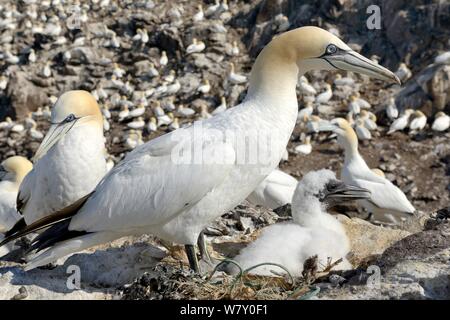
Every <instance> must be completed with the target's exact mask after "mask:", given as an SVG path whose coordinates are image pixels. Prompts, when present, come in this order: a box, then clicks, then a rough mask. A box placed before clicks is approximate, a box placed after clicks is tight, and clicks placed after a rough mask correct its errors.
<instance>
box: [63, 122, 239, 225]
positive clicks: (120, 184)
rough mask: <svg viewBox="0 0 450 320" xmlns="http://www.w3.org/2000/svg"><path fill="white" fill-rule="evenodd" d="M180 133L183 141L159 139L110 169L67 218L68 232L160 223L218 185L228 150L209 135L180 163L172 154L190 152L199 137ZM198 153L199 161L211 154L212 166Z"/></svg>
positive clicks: (231, 158)
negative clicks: (70, 217) (69, 221)
mask: <svg viewBox="0 0 450 320" xmlns="http://www.w3.org/2000/svg"><path fill="white" fill-rule="evenodd" d="M182 130H184V129H182ZM182 130H180V132H178V134H179V133H182V136H183V137H184V138H182V141H177V140H176V139H174V136H173V135H172V134H173V133H175V132H176V131H174V132H172V133H171V134H167V135H164V136H161V137H158V138H156V139H154V140H152V141H150V142H148V143H146V144H144V145H142V146H140V147H138V148H137V149H136V151H133V152H131V153H130V154H129V155H128V156H127V157H126V158H125V159H124V161H122V162H121V163H119V165H117V166H116V167H114V168H113V169H112V170H111V171H110V172H109V173H108V175H107V176H106V177H105V178H104V179H103V180H102V181H101V182H100V183H99V185H98V186H97V188H96V189H95V192H94V194H93V195H92V196H91V197H90V198H89V200H88V201H87V202H86V204H85V205H84V206H83V207H82V208H81V209H80V211H79V212H78V214H76V215H75V216H74V217H73V218H72V222H71V224H70V227H69V228H70V230H82V231H88V232H95V231H105V230H111V231H114V230H127V229H135V228H140V227H143V226H150V225H158V224H162V223H165V222H167V221H169V220H170V219H172V218H174V217H175V216H176V215H178V214H180V213H181V212H183V211H185V210H187V209H189V208H190V207H192V206H193V205H195V204H196V203H197V202H198V201H200V200H201V199H202V198H203V197H204V196H205V195H206V194H207V193H209V192H210V191H212V190H213V189H214V188H215V187H217V186H218V185H220V184H221V183H222V182H223V181H224V180H225V179H226V178H227V176H228V174H229V173H230V171H231V169H232V168H233V166H234V164H235V152H234V149H233V147H232V146H231V145H229V144H227V143H224V142H221V141H220V140H219V139H216V140H214V139H210V138H211V134H209V135H208V139H209V140H206V137H205V142H204V143H202V144H201V145H198V146H196V148H197V150H195V152H194V153H193V158H192V159H191V160H192V161H190V160H187V161H184V162H183V160H180V159H178V158H177V157H178V156H177V155H179V154H186V153H189V152H191V150H193V149H194V146H193V143H194V142H196V143H197V142H198V141H201V139H202V137H197V136H196V137H195V140H194V139H193V138H192V137H191V136H190V134H191V133H192V130H189V129H187V130H184V131H182ZM177 131H178V130H177ZM183 132H184V133H183ZM198 152H201V154H202V155H203V158H204V159H203V160H205V159H206V158H207V157H209V159H211V155H213V157H214V159H216V160H217V161H210V163H204V162H205V161H201V159H200V160H199V159H198V158H197V159H196V158H195V157H198V156H199V154H198ZM202 162H203V163H202ZM216 162H218V163H216ZM143 199H144V201H143Z"/></svg>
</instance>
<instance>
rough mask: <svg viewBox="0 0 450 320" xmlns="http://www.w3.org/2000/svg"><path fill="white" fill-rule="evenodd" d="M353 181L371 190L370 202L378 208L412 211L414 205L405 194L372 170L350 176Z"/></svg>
mask: <svg viewBox="0 0 450 320" xmlns="http://www.w3.org/2000/svg"><path fill="white" fill-rule="evenodd" d="M352 181H353V183H354V184H355V185H356V186H358V187H363V188H366V189H368V190H370V192H371V196H370V200H368V201H370V202H372V203H373V204H374V205H375V206H377V207H379V208H384V209H387V210H395V211H400V212H409V213H413V212H414V211H415V209H414V207H413V206H412V205H411V203H410V202H409V201H408V199H407V198H406V196H405V194H404V193H403V192H402V191H401V190H400V189H399V188H398V187H396V186H395V185H394V184H392V183H391V182H390V181H389V180H387V179H386V178H383V177H380V176H378V175H376V174H375V173H373V172H372V171H369V172H365V173H364V174H357V175H355V176H353V177H352Z"/></svg>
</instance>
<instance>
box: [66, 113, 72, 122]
mask: <svg viewBox="0 0 450 320" xmlns="http://www.w3.org/2000/svg"><path fill="white" fill-rule="evenodd" d="M73 120H75V115H74V114H73V113H71V114H69V115H68V116H67V117H66V118H65V119H64V122H72V121H73Z"/></svg>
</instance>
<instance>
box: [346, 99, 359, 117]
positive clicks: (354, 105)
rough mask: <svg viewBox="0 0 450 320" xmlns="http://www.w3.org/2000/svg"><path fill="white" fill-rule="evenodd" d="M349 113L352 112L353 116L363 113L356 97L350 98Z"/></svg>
mask: <svg viewBox="0 0 450 320" xmlns="http://www.w3.org/2000/svg"><path fill="white" fill-rule="evenodd" d="M347 107H348V112H351V113H352V114H359V113H360V112H361V107H360V106H359V103H358V102H356V96H355V95H351V96H350V102H349V103H348V106H347Z"/></svg>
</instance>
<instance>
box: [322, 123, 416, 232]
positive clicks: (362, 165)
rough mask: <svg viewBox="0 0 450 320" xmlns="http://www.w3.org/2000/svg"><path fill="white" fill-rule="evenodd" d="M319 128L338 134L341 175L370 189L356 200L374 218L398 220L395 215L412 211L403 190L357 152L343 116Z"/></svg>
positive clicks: (348, 125)
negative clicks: (341, 152) (367, 196)
mask: <svg viewBox="0 0 450 320" xmlns="http://www.w3.org/2000/svg"><path fill="white" fill-rule="evenodd" d="M320 130H321V131H327V130H330V131H333V132H334V133H336V134H337V136H338V143H339V145H340V146H341V147H343V148H344V150H345V162H344V167H343V168H342V173H341V179H342V181H344V182H345V183H349V184H353V185H355V186H359V187H361V188H366V189H368V190H370V192H371V196H370V199H367V200H361V201H359V202H360V203H361V205H362V206H363V207H364V208H366V209H367V211H369V212H372V213H373V214H374V218H375V219H376V220H378V221H385V222H389V223H398V222H399V221H398V219H397V218H403V217H407V216H410V215H413V214H414V212H415V209H414V207H413V206H412V204H411V203H410V202H409V201H408V199H407V198H406V196H405V194H404V193H403V192H402V191H401V190H400V189H399V188H398V187H396V186H395V185H393V184H392V183H391V182H390V181H389V180H387V179H386V178H384V177H381V176H379V175H377V174H376V173H374V172H373V171H372V170H371V169H370V168H369V167H368V166H367V164H366V162H365V161H364V159H363V158H362V157H361V155H360V154H359V152H358V138H357V137H356V134H355V131H353V129H352V127H351V126H350V124H349V123H348V122H347V120H345V119H343V118H336V119H333V120H332V121H331V122H330V124H328V125H324V126H322V127H321V128H320Z"/></svg>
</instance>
